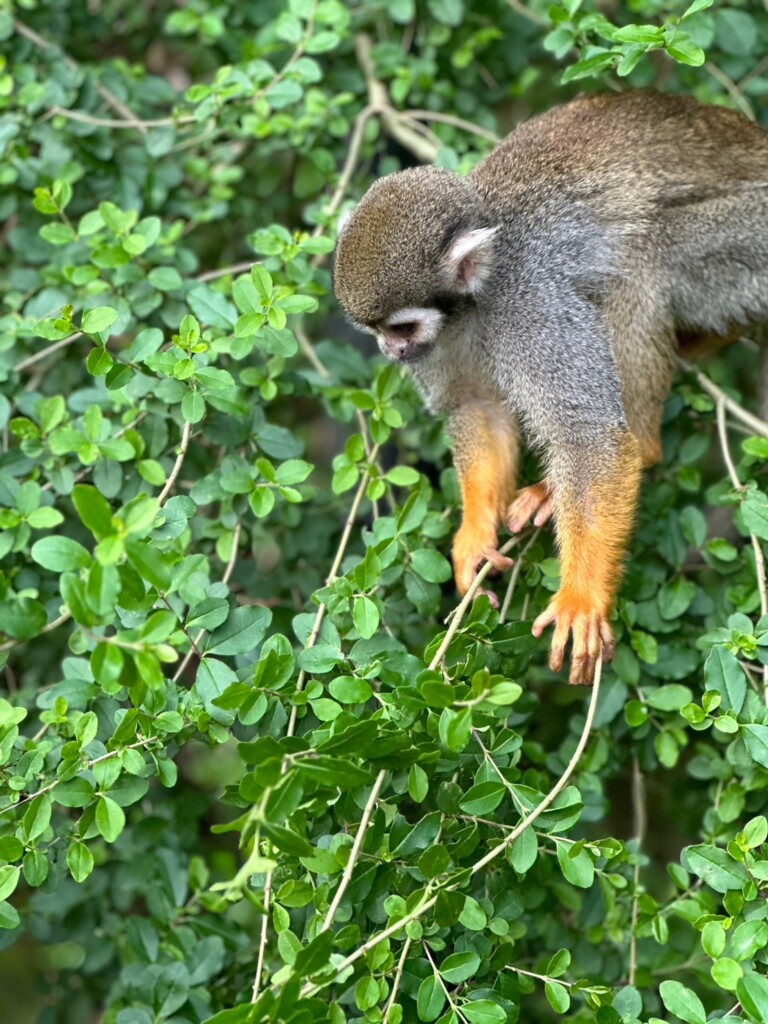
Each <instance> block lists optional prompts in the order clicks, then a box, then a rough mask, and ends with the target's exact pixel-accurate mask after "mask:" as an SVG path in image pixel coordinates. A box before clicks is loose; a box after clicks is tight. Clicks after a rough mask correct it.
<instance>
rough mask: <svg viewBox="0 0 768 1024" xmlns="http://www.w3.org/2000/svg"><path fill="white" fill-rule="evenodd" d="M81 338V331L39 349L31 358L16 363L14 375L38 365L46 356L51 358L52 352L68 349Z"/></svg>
mask: <svg viewBox="0 0 768 1024" xmlns="http://www.w3.org/2000/svg"><path fill="white" fill-rule="evenodd" d="M82 336H83V332H82V331H78V332H77V333H76V334H70V336H69V337H68V338H62V339H61V341H56V342H54V344H53V345H48V346H47V347H46V348H41V349H40V351H39V352H34V353H33V354H32V355H31V356H27V358H26V359H22V360H21V362H20V363H16V365H15V366H14V368H13V369H14V370H15V371H16V373H21V372H22V371H23V370H28V369H29V368H30V366H34V365H35V363H39V362H40V360H41V359H47V358H48V356H52V355H53V354H54V352H60V351H61V349H63V348H68V347H69V346H70V345H72V344H73V343H74V342H76V341H78V340H79V339H80V338H82Z"/></svg>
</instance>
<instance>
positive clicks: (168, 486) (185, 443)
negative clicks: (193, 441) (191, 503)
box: [157, 420, 192, 506]
mask: <svg viewBox="0 0 768 1024" xmlns="http://www.w3.org/2000/svg"><path fill="white" fill-rule="evenodd" d="M191 434H192V424H191V423H190V422H189V421H188V420H186V421H185V423H184V427H183V429H182V431H181V443H180V444H179V453H178V455H177V456H176V461H175V462H174V464H173V469H172V470H171V475H170V476H169V477H168V479H167V480H166V482H165V487H164V488H163V489H162V491H160V494H159V495H158V498H157V500H158V501H159V503H160V505H161V506H162V505H163V504H164V502H165V500H166V498H167V497H168V495H169V494H170V493H171V491H172V490H173V487H174V484H175V483H176V480H177V479H178V476H179V473H180V472H181V467H182V466H183V465H184V459H185V458H186V457H187V449H188V448H189V438H190V436H191Z"/></svg>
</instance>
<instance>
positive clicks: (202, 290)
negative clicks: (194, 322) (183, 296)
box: [187, 285, 237, 330]
mask: <svg viewBox="0 0 768 1024" xmlns="http://www.w3.org/2000/svg"><path fill="white" fill-rule="evenodd" d="M187 302H188V303H189V305H190V308H191V310H192V312H193V313H194V314H195V316H196V317H197V319H198V320H199V321H200V322H201V323H203V324H210V326H211V327H222V328H224V330H229V329H230V328H232V327H234V326H235V323H236V321H237V310H236V309H235V307H234V306H233V305H232V303H231V302H230V301H229V300H228V299H225V298H224V296H223V295H222V294H221V292H216V291H214V290H213V289H212V288H209V287H208V286H207V285H198V286H197V287H195V288H193V289H192V291H190V292H189V293H188V294H187Z"/></svg>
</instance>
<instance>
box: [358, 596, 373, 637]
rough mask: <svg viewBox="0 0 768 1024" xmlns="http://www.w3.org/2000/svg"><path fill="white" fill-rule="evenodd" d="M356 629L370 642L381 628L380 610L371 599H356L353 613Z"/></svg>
mask: <svg viewBox="0 0 768 1024" xmlns="http://www.w3.org/2000/svg"><path fill="white" fill-rule="evenodd" d="M352 618H353V620H354V623H355V629H356V630H357V631H358V633H359V634H360V636H362V637H363V638H364V639H365V640H368V639H369V638H370V637H372V636H373V634H374V633H375V632H376V630H377V629H378V628H379V609H378V608H377V607H376V605H375V604H374V603H373V601H372V600H371V599H370V598H369V597H357V598H355V602H354V607H353V611H352Z"/></svg>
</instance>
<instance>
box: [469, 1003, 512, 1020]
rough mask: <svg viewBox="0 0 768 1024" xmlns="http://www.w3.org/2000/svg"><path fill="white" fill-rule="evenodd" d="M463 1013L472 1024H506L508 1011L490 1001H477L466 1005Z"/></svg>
mask: <svg viewBox="0 0 768 1024" xmlns="http://www.w3.org/2000/svg"><path fill="white" fill-rule="evenodd" d="M461 1012H462V1013H463V1014H464V1016H465V1017H466V1018H467V1020H468V1021H469V1022H470V1024H506V1020H507V1014H506V1011H505V1010H503V1009H502V1007H501V1006H499V1004H498V1003H493V1002H491V1000H490V999H475V1000H472V1001H471V1002H468V1003H465V1004H464V1005H463V1006H462V1008H461Z"/></svg>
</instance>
